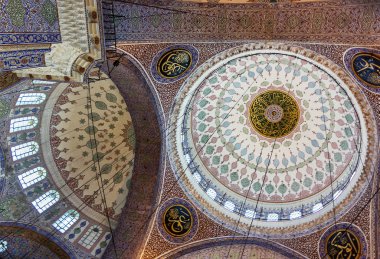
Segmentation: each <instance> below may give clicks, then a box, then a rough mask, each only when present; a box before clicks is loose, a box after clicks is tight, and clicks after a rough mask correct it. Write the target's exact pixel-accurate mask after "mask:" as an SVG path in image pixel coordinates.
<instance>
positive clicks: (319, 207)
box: [313, 203, 323, 213]
mask: <svg viewBox="0 0 380 259" xmlns="http://www.w3.org/2000/svg"><path fill="white" fill-rule="evenodd" d="M321 209H323V204H322V203H317V204H315V205H314V206H313V213H315V212H317V211H320V210H321Z"/></svg>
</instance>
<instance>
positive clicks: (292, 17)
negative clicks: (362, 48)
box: [115, 0, 380, 45]
mask: <svg viewBox="0 0 380 259" xmlns="http://www.w3.org/2000/svg"><path fill="white" fill-rule="evenodd" d="M151 2H152V5H153V6H157V4H155V3H154V1H151ZM164 2H165V1H164ZM166 2H167V3H168V4H170V7H171V8H172V9H174V10H180V11H174V12H173V11H169V10H164V9H162V8H146V7H145V6H136V5H133V4H130V3H127V2H116V3H115V12H116V14H117V15H122V16H123V17H125V18H123V19H122V20H121V22H120V23H118V24H117V26H116V31H117V37H118V40H119V41H126V42H129V43H131V42H155V41H156V42H167V41H170V42H209V41H210V40H212V41H215V42H218V41H219V42H221V41H229V40H230V41H245V40H280V41H301V42H330V43H332V44H336V43H347V44H357V45H373V44H376V42H378V37H379V32H380V30H379V23H378V22H377V21H378V19H379V13H380V4H379V2H378V1H362V2H358V1H357V0H347V1H346V2H345V3H346V4H341V3H340V2H339V3H338V2H336V1H310V2H308V3H307V4H305V3H303V1H287V2H284V1H277V2H281V3H273V4H272V5H270V4H269V3H264V2H273V1H264V0H262V1H255V2H260V3H256V4H216V5H212V7H211V6H210V5H207V4H204V5H202V4H197V3H182V2H179V1H166ZM213 2H215V1H213ZM249 2H251V1H249ZM301 10H302V11H301ZM354 13H355V15H352V14H354ZM357 35H361V36H360V37H357Z"/></svg>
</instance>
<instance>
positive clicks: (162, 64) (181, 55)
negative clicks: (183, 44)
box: [157, 49, 192, 78]
mask: <svg viewBox="0 0 380 259" xmlns="http://www.w3.org/2000/svg"><path fill="white" fill-rule="evenodd" d="M191 63H192V55H191V53H190V52H189V51H188V50H185V49H173V50H170V51H168V52H166V53H164V54H163V55H162V56H161V58H160V59H159V61H158V64H157V71H158V73H159V74H160V75H161V76H162V77H166V78H176V77H179V76H180V75H182V74H183V73H185V72H186V71H187V70H188V69H189V67H190V66H191Z"/></svg>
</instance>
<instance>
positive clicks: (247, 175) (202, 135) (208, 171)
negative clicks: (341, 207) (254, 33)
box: [169, 45, 368, 231]
mask: <svg viewBox="0 0 380 259" xmlns="http://www.w3.org/2000/svg"><path fill="white" fill-rule="evenodd" d="M250 48H251V49H250ZM305 53H308V52H307V51H306V50H305ZM308 55H309V56H312V55H311V54H310V53H308ZM325 63H326V64H330V63H327V62H325ZM177 100H178V101H176V105H175V106H174V107H173V110H172V114H171V120H172V121H173V123H174V124H175V125H176V132H175V134H170V135H169V143H170V145H171V146H170V148H171V149H174V151H173V152H172V150H170V151H169V154H170V157H171V162H172V165H173V166H174V172H175V173H176V174H177V176H178V178H180V180H181V181H180V183H181V186H182V187H183V189H184V190H185V192H186V193H187V195H188V196H189V197H190V198H191V199H192V200H193V201H194V202H195V203H197V204H198V205H199V206H201V207H203V209H204V211H205V212H206V213H208V214H209V215H210V216H211V217H212V218H214V219H215V220H217V221H224V222H223V223H227V224H226V225H227V226H228V223H230V224H231V228H234V229H235V228H236V224H241V225H242V226H239V228H238V229H240V230H242V231H244V230H246V229H251V227H250V226H249V225H251V224H252V225H253V226H257V227H268V228H273V227H275V226H276V224H278V227H284V226H286V224H288V225H293V226H294V225H298V224H302V223H305V222H307V221H310V220H314V219H315V218H317V217H321V215H323V214H325V213H328V212H329V210H330V209H331V206H332V205H334V206H337V205H338V204H340V203H341V202H342V203H343V200H345V199H346V198H348V197H349V199H352V197H354V196H358V195H359V194H360V193H361V192H360V191H358V192H356V193H355V195H351V196H350V193H351V191H352V190H353V187H354V186H355V185H356V184H357V182H358V180H359V177H361V176H363V175H362V172H363V166H364V163H363V161H366V159H365V158H366V153H367V143H368V142H367V137H368V136H367V129H366V123H365V118H364V115H363V113H362V111H361V107H360V105H359V103H358V102H357V100H356V96H354V95H353V93H352V92H351V91H350V89H349V88H348V86H347V85H346V84H345V83H344V82H343V81H342V80H341V79H340V78H339V77H338V76H337V75H336V74H335V73H334V72H332V71H331V70H330V69H329V68H328V67H325V66H324V65H321V64H320V63H319V62H317V61H316V60H314V59H312V58H309V57H307V56H304V55H300V54H298V53H294V52H292V51H284V50H276V49H272V48H268V49H258V50H256V49H255V45H245V46H244V47H241V49H239V48H236V49H233V50H230V51H225V52H223V53H221V54H219V55H217V56H216V57H214V58H213V59H211V60H209V61H208V62H206V63H205V64H204V65H203V66H202V67H201V68H199V69H198V70H197V72H195V73H194V74H192V75H191V76H190V78H189V79H188V80H187V81H186V82H185V84H184V85H183V87H182V88H181V90H180V92H179V94H178V96H177ZM183 174H184V175H185V176H183ZM361 179H362V178H361ZM332 201H335V202H332ZM345 202H346V204H347V202H348V200H345ZM346 207H347V206H346ZM317 211H320V212H319V213H318V214H315V212H317ZM223 215H225V217H224V216H223ZM237 221H239V223H237ZM280 221H282V222H281V223H280ZM285 221H286V223H284V222H285ZM324 221H325V220H324ZM275 222H279V223H275ZM298 230H301V228H299V229H297V231H298Z"/></svg>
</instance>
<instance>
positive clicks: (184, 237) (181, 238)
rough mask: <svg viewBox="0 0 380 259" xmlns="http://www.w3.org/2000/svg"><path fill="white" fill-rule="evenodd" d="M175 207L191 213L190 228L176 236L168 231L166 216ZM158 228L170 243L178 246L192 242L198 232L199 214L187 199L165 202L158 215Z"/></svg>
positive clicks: (174, 199) (172, 199) (173, 199)
mask: <svg viewBox="0 0 380 259" xmlns="http://www.w3.org/2000/svg"><path fill="white" fill-rule="evenodd" d="M173 207H182V208H185V209H186V212H187V213H189V218H190V219H191V221H190V223H191V224H190V227H189V229H188V230H187V231H186V233H183V234H181V235H175V234H173V233H172V232H170V231H168V229H167V226H166V225H165V216H166V214H167V212H168V210H169V209H171V208H173ZM156 223H157V228H158V230H159V233H160V234H161V236H163V237H164V238H165V239H166V240H167V241H169V242H170V243H174V244H178V243H185V242H188V241H190V240H191V239H192V238H193V237H194V236H195V234H196V233H197V231H198V214H197V211H196V210H195V208H194V206H193V205H192V204H191V203H190V202H188V201H187V200H185V199H181V198H177V197H176V198H171V199H169V200H167V201H165V202H164V203H163V204H162V205H161V207H160V209H159V210H158V213H157V220H156Z"/></svg>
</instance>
